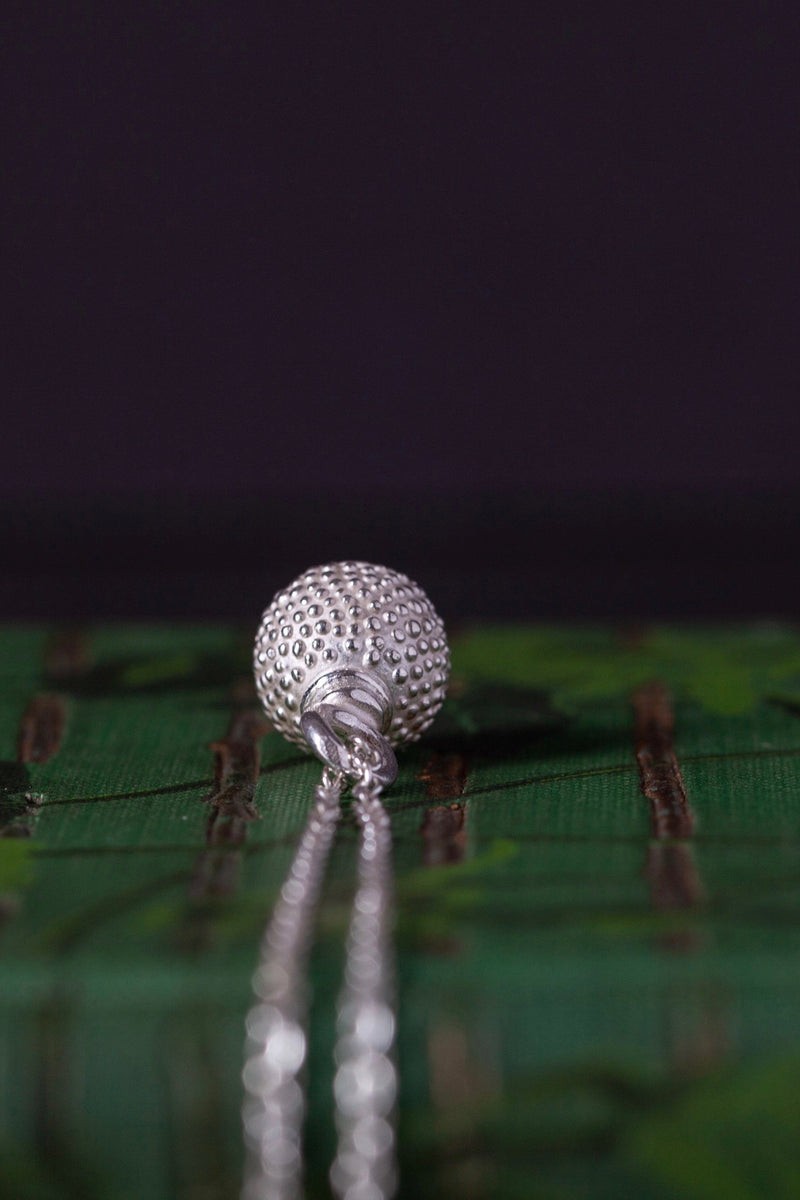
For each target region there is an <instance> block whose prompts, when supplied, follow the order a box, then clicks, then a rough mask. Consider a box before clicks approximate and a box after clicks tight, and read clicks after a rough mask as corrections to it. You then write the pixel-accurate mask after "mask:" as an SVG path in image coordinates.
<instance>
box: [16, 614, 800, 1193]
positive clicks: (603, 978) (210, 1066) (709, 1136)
mask: <svg viewBox="0 0 800 1200" xmlns="http://www.w3.org/2000/svg"><path fill="white" fill-rule="evenodd" d="M0 640H2V645H0V652H2V654H3V661H4V664H5V674H4V679H3V687H2V692H0V760H2V762H3V763H5V765H6V768H7V769H6V771H5V773H4V774H3V775H2V777H1V778H0V784H4V786H3V787H2V788H0V826H7V825H9V824H13V822H14V821H15V819H16V816H15V814H17V815H18V809H19V806H20V803H21V802H22V801H24V797H25V795H26V794H27V793H28V792H29V791H30V790H33V791H35V793H36V794H37V795H42V796H43V797H44V802H43V804H42V806H41V808H40V809H39V810H38V812H37V817H36V824H35V828H33V829H32V830H30V831H29V832H30V833H31V834H32V836H26V837H19V836H14V835H11V836H6V837H3V838H0V898H2V907H1V909H0V912H1V913H2V917H3V926H2V944H1V945H0V951H1V952H2V955H3V958H2V966H3V970H2V972H1V973H0V1073H1V1074H2V1079H3V1084H4V1086H3V1088H2V1089H0V1195H2V1196H6V1195H8V1196H10V1197H11V1196H13V1197H21V1198H23V1200H24V1198H26V1197H28V1196H30V1197H34V1196H35V1197H37V1200H38V1198H40V1197H41V1198H42V1200H47V1198H48V1197H50V1196H53V1197H70V1198H71V1197H77V1196H87V1197H94V1196H97V1197H98V1198H99V1197H114V1198H115V1200H116V1198H122V1200H144V1198H145V1197H146V1198H147V1200H158V1198H160V1197H164V1198H166V1197H178V1198H179V1200H232V1198H233V1197H235V1196H236V1195H237V1191H238V1180H239V1171H240V1162H241V1154H240V1145H239V1138H240V1135H239V1114H238V1110H239V1090H240V1085H239V1071H240V1058H241V1050H242V1022H243V1018H244V1013H245V1011H246V1008H247V1006H248V1002H249V976H250V973H251V971H252V968H253V965H254V962H255V954H256V946H257V941H258V938H259V935H260V932H261V929H262V927H263V924H264V921H265V918H266V915H267V912H268V910H269V907H270V904H271V903H272V900H273V898H274V896H275V894H276V890H277V888H278V887H279V886H280V882H281V880H282V877H283V874H284V872H285V870H286V868H287V866H288V863H289V861H290V858H291V854H292V848H293V844H294V840H295V838H296V836H297V833H298V831H299V829H300V828H301V826H302V823H303V819H304V815H305V811H306V807H307V804H308V801H309V798H310V794H311V787H312V784H313V781H314V779H315V776H316V767H315V765H314V764H313V763H312V762H310V761H308V760H306V759H304V758H302V757H301V756H299V755H298V753H297V751H296V750H294V749H293V748H291V747H289V746H287V745H286V744H285V743H284V742H283V741H282V740H281V739H280V738H278V737H277V736H273V735H269V736H267V737H266V738H265V739H264V740H263V743H262V770H261V775H260V778H259V783H258V788H257V794H256V800H257V804H258V808H259V811H260V814H261V817H260V820H258V821H256V822H253V823H252V824H251V825H250V826H249V827H248V830H247V837H246V841H245V843H244V845H243V846H241V847H240V848H236V849H234V850H227V849H223V850H219V851H215V852H214V854H215V856H216V857H215V861H214V863H213V864H212V866H213V869H214V870H215V871H218V872H222V873H224V874H225V879H226V888H225V889H221V891H220V894H215V893H214V892H213V890H212V891H208V890H207V891H206V892H205V893H203V892H201V891H198V888H197V878H198V874H199V873H202V871H203V870H205V869H207V868H208V865H209V864H208V858H207V857H206V858H205V859H204V856H208V853H209V852H208V849H207V847H206V844H205V830H206V820H207V816H208V810H207V806H206V805H205V804H204V797H205V796H206V795H207V794H208V791H209V785H210V781H211V775H212V770H213V766H212V754H211V751H210V750H209V744H210V743H211V742H213V741H215V740H216V739H218V738H219V737H220V736H221V735H222V734H223V733H224V731H225V728H226V725H227V721H228V714H229V712H230V708H231V704H232V699H231V688H232V686H233V685H234V684H235V683H236V681H237V680H240V679H241V677H242V675H243V674H246V673H247V670H248V663H247V647H246V645H245V644H243V642H242V639H241V638H240V637H238V635H234V634H233V633H231V632H230V631H227V630H213V629H198V630H192V629H188V630H187V629H182V630H170V629H154V628H148V629H144V630H136V629H127V630H120V631H118V632H115V631H113V630H103V631H98V633H97V634H94V635H92V637H91V639H90V640H91V644H92V665H91V668H90V671H91V674H90V675H88V676H87V678H86V679H84V680H83V682H80V681H73V683H70V682H69V681H64V683H63V689H64V690H65V691H67V692H68V693H69V694H70V696H71V702H70V717H69V726H68V729H67V735H66V739H65V741H64V744H63V747H62V749H61V750H60V752H59V753H58V755H57V756H56V757H55V758H53V759H52V760H51V761H50V762H48V763H46V764H30V765H29V766H28V768H27V773H22V774H21V773H20V770H19V769H18V767H17V764H16V763H15V744H16V730H17V723H18V720H19V717H20V715H21V713H22V711H23V710H24V708H25V706H26V704H27V703H28V701H29V700H30V698H31V696H32V695H33V694H34V693H35V692H36V691H37V690H38V689H40V688H41V687H42V686H43V667H42V655H43V652H44V650H43V648H44V646H45V643H46V638H45V635H44V633H41V634H39V633H36V632H35V631H25V632H22V633H15V632H12V631H8V632H6V633H5V634H3V635H2V639H0ZM120 664H122V666H120ZM454 669H455V673H456V689H455V692H454V695H453V698H452V701H451V702H449V704H448V710H447V711H446V712H445V714H443V719H442V721H441V722H440V723H439V724H438V725H437V726H436V727H435V728H434V729H433V730H432V731H431V736H430V739H429V740H428V742H426V743H424V744H420V745H418V746H415V747H412V748H409V750H408V751H407V752H406V753H405V754H404V755H403V757H402V770H401V776H400V779H399V780H398V782H397V784H396V785H395V787H394V788H393V789H392V791H391V793H390V795H389V797H388V800H389V807H390V809H391V812H392V816H393V828H394V832H395V847H396V868H397V896H398V923H397V945H398V983H399V998H400V1013H401V1025H400V1034H399V1056H400V1067H401V1075H402V1095H401V1109H400V1156H401V1169H402V1179H403V1184H402V1192H401V1194H402V1195H403V1196H409V1197H420V1198H421V1200H425V1198H426V1197H456V1196H458V1197H463V1198H465V1200H470V1198H472V1197H474V1198H476V1200H477V1198H478V1197H481V1198H482V1197H485V1196H500V1197H506V1196H507V1197H517V1196H519V1197H525V1198H526V1200H528V1198H530V1197H537V1196H541V1197H554V1198H561V1200H564V1198H570V1200H578V1198H584V1197H588V1196H592V1197H594V1196H597V1197H609V1198H610V1197H618V1196H620V1195H626V1196H642V1197H644V1198H649V1197H652V1198H653V1200H669V1198H670V1197H672V1198H677V1197H682V1196H688V1197H696V1198H697V1200H713V1198H714V1197H717V1196H720V1197H721V1196H723V1195H724V1196H725V1197H726V1198H729V1197H734V1198H735V1197H740V1196H741V1197H747V1198H761V1197H765V1198H766V1197H788V1196H794V1195H797V1194H800V1176H799V1175H798V1172H800V1151H799V1150H798V1146H800V1138H799V1137H798V1134H799V1133H800V1129H798V1128H797V1125H798V1118H797V1115H796V1114H797V1111H798V1106H797V1105H796V1102H795V1097H796V1096H797V1093H798V1084H799V1083H800V1078H799V1076H800V787H799V786H798V785H800V720H799V719H798V716H797V709H796V708H795V706H794V699H793V698H796V697H800V638H798V637H797V635H796V634H794V633H793V632H792V631H790V630H785V629H780V628H776V627H762V628H758V629H755V630H751V631H748V630H740V631H723V632H720V631H714V630H710V631H705V632H698V633H694V634H692V633H689V632H686V631H674V630H655V631H651V632H648V631H642V632H641V633H637V634H636V635H635V636H633V635H630V636H625V637H622V636H620V635H619V634H616V633H614V632H612V631H604V630H599V631H592V630H589V631H583V632H582V631H564V630H490V631H485V632H481V631H477V632H475V633H471V634H469V635H467V636H466V637H464V638H463V639H462V640H461V641H460V642H459V643H458V644H457V645H456V647H455V654H454ZM654 676H658V677H660V678H662V679H664V680H665V681H666V682H667V683H668V684H669V685H670V686H671V688H672V690H673V693H674V695H675V700H676V716H677V726H676V751H677V754H678V758H679V760H680V762H681V766H682V770H683V776H684V779H685V782H686V787H687V791H688V794H689V797H690V800H691V804H692V806H693V808H694V810H695V812H696V814H697V836H696V837H695V838H694V839H693V845H692V846H691V847H688V846H677V847H675V848H674V852H673V850H671V849H670V848H669V847H666V846H663V845H662V846H659V847H658V848H657V849H658V852H657V853H655V852H654V849H653V847H652V846H651V843H650V833H649V828H650V827H649V818H648V809H647V802H646V801H645V800H644V799H643V797H642V794H641V792H640V788H639V780H638V774H637V769H636V763H635V759H634V756H633V746H632V739H633V734H632V718H631V713H630V706H629V695H630V692H631V690H632V689H633V688H634V687H635V686H638V684H640V683H641V682H642V681H643V680H646V679H649V678H652V677H654ZM48 686H49V685H48ZM776 698H780V699H781V703H776V702H775V700H776ZM434 750H435V751H436V753H438V754H439V755H442V754H453V755H459V756H461V759H463V761H464V763H465V764H466V765H465V772H466V775H465V778H466V782H465V788H464V793H463V795H462V796H460V798H459V802H460V803H462V804H464V805H465V808H464V814H463V827H462V826H459V830H460V831H459V839H460V840H459V845H458V853H457V854H454V855H451V856H446V855H444V856H438V857H437V856H433V857H432V856H431V855H430V854H427V853H426V843H425V840H424V837H423V835H422V833H421V827H422V825H423V819H424V815H425V812H426V810H427V809H428V808H430V807H431V806H432V805H434V804H436V803H438V802H437V801H436V800H434V799H431V797H430V796H429V794H428V788H429V784H430V780H429V775H426V773H425V771H424V769H423V768H424V767H425V764H426V763H427V762H428V761H429V760H430V757H431V754H432V753H433V752H434ZM18 785H19V786H18ZM354 861H355V830H354V828H353V826H352V825H351V824H350V823H349V821H348V820H347V819H345V821H344V823H343V828H342V831H341V837H340V838H339V840H338V842H337V845H336V847H335V850H334V853H333V858H332V863H331V873H330V877H329V880H328V883H327V887H326V892H325V898H324V907H323V912H322V915H321V921H320V927H319V939H318V944H317V947H316V950H315V954H314V957H313V981H314V986H315V998H314V1004H313V1008H312V1029H311V1061H310V1095H309V1104H310V1117H309V1130H308V1139H307V1157H308V1194H309V1196H312V1197H313V1196H320V1197H322V1196H326V1195H327V1194H328V1193H327V1185H326V1172H327V1165H328V1162H329V1159H330V1155H331V1153H332V1148H333V1128H332V1118H331V1103H330V1087H331V1076H332V1070H331V1056H332V1047H333V1041H334V1031H333V1028H332V1017H333V1001H334V997H335V994H336V991H337V990H338V986H339V979H340V973H341V968H342V946H343V938H344V931H345V928H346V923H347V915H348V906H349V902H350V899H351V896H352V891H353V882H354ZM432 861H433V862H435V863H436V865H432V866H427V865H426V863H427V862H432ZM676 878H677V881H678V883H677V884H676V883H675V880H676ZM193 881H194V882H193Z"/></svg>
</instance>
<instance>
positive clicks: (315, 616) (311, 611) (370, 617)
mask: <svg viewBox="0 0 800 1200" xmlns="http://www.w3.org/2000/svg"><path fill="white" fill-rule="evenodd" d="M254 669H255V677H256V688H257V690H258V694H259V697H260V699H261V703H262V704H263V706H264V710H265V712H266V714H267V716H268V717H269V719H270V720H271V721H272V723H273V724H274V725H275V727H276V728H277V729H278V730H280V732H281V733H283V734H284V735H285V736H286V737H287V738H289V740H290V741H293V742H296V743H297V744H298V745H301V746H304V747H305V746H306V743H305V739H304V737H303V734H302V732H301V730H300V708H301V704H302V700H303V697H304V696H305V694H306V692H307V691H308V689H309V688H310V687H311V686H312V685H313V684H314V683H315V682H316V681H317V680H318V679H319V678H320V677H321V676H323V675H327V674H328V673H329V672H331V671H364V672H373V673H374V674H375V675H377V676H378V677H379V678H380V679H381V680H382V682H383V683H384V684H385V685H386V687H387V688H388V690H389V693H390V695H391V697H392V703H393V709H394V715H393V718H392V723H391V727H390V729H389V731H388V734H387V736H388V738H389V741H390V742H392V743H393V744H397V743H398V742H407V741H415V740H416V739H417V738H418V737H419V736H420V734H421V733H422V732H423V731H424V730H425V729H427V728H428V726H429V725H430V724H431V722H432V721H433V718H434V717H435V715H436V713H437V712H438V711H439V709H440V708H441V705H442V702H443V700H444V697H445V691H446V688H447V680H448V677H449V673H450V655H449V651H448V647H447V638H446V635H445V631H444V626H443V624H442V622H441V619H440V618H439V617H438V615H437V613H436V611H435V609H434V608H433V605H432V604H431V602H430V600H429V599H428V597H427V596H426V595H425V593H424V592H423V591H422V589H421V588H420V587H418V585H417V584H416V583H413V582H412V581H411V580H410V579H409V578H408V577H407V576H406V575H401V574H400V573H399V572H398V571H391V570H389V569H388V568H387V567H378V566H373V565H371V564H370V563H362V562H341V563H331V564H329V565H327V566H323V567H312V568H311V569H310V570H308V571H306V572H304V574H302V575H300V576H299V577H298V578H297V579H296V580H295V581H294V583H292V584H290V585H289V587H287V588H284V589H283V590H282V591H280V592H278V594H277V595H276V596H275V598H274V600H273V601H272V603H271V604H270V606H269V608H267V609H266V611H265V612H264V615H263V617H262V619H261V624H260V626H259V629H258V634H257V635H256V644H255V651H254Z"/></svg>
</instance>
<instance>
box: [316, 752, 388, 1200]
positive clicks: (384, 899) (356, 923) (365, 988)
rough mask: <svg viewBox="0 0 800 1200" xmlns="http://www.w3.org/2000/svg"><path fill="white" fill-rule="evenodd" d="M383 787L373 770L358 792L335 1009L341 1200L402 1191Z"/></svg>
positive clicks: (374, 1199)
mask: <svg viewBox="0 0 800 1200" xmlns="http://www.w3.org/2000/svg"><path fill="white" fill-rule="evenodd" d="M380 790H381V789H380V785H379V783H378V782H377V781H376V780H375V779H374V777H373V776H372V775H371V772H370V770H369V768H366V769H365V770H364V771H363V772H362V774H361V777H360V778H359V780H358V782H357V783H356V784H355V786H354V787H353V812H354V814H355V817H356V820H357V821H358V823H359V825H360V827H361V837H360V843H359V851H358V888H357V891H356V896H355V900H354V902H353V911H352V916H351V920H350V929H349V933H348V938H347V958H346V965H345V979H344V986H343V988H342V991H341V994H340V996H339V1002H338V1010H337V1032H338V1040H337V1043H336V1067H337V1070H336V1076H335V1079H334V1101H335V1111H336V1126H337V1130H338V1135H339V1136H338V1148H337V1154H336V1159H335V1161H334V1163H333V1166H332V1168H331V1185H332V1187H333V1190H334V1193H335V1194H336V1196H338V1197H339V1198H340V1200H391V1197H392V1196H394V1194H395V1191H396V1188H397V1169H396V1165H395V1131H394V1122H393V1114H394V1105H395V1098H396V1094H397V1075H396V1070H395V1065H394V1062H393V1057H392V1049H393V1046H394V1037H395V1029H396V1019H395V1012H394V1004H393V998H394V969H393V968H394V962H393V953H392V906H393V891H394V889H393V882H392V835H391V824H390V820H389V815H388V813H387V812H386V809H385V808H384V807H383V804H382V803H381V800H380Z"/></svg>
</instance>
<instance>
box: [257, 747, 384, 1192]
mask: <svg viewBox="0 0 800 1200" xmlns="http://www.w3.org/2000/svg"><path fill="white" fill-rule="evenodd" d="M349 751H350V769H349V771H348V775H349V776H350V777H351V778H352V779H354V781H355V782H354V783H353V789H352V794H353V814H354V816H355V818H356V820H357V822H358V824H359V826H360V835H361V836H360V839H359V851H358V885H357V890H356V895H355V899H354V902H353V911H352V915H351V920H350V928H349V931H348V936H347V954H346V962H345V977H344V985H343V987H342V991H341V993H340V995H339V1000H338V1006H337V1020H336V1027H337V1042H336V1051H335V1056H336V1075H335V1079H334V1100H335V1111H336V1127H337V1131H338V1146H337V1153H336V1158H335V1160H334V1163H333V1166H332V1167H331V1185H332V1187H333V1190H334V1193H335V1194H336V1196H337V1197H339V1200H391V1198H392V1197H393V1196H394V1194H395V1192H396V1190H397V1170H396V1165H395V1132H394V1125H393V1114H394V1104H395V1097H396V1094H397V1073H396V1070H395V1066H394V1062H393V1059H392V1050H393V1046H394V1038H395V1028H396V1021H395V1014H394V1008H393V994H394V986H393V985H394V970H393V961H392V936H391V920H392V903H393V890H394V889H393V881H392V843H391V824H390V820H389V816H388V813H387V812H386V810H385V808H384V807H383V804H382V803H381V800H380V792H381V784H380V782H379V780H378V779H377V778H376V775H375V770H374V768H375V755H374V751H373V749H372V747H370V746H369V745H368V744H367V743H366V742H365V741H364V740H363V739H361V738H359V737H354V738H353V739H352V742H351V743H350V746H349ZM341 790H342V776H341V775H338V774H335V773H334V772H332V771H331V770H330V769H329V768H326V770H325V771H324V772H323V779H322V782H321V784H320V785H319V787H318V788H317V790H316V794H315V802H314V807H313V809H312V811H311V815H310V816H309V819H308V822H307V824H306V827H305V830H304V831H303V834H302V837H301V839H300V845H299V847H298V849H297V853H296V854H295V857H294V860H293V862H292V865H291V868H290V870H289V874H288V876H287V878H286V880H285V882H284V884H283V887H282V888H281V893H280V898H279V900H278V903H277V905H276V907H275V910H274V912H273V915H272V919H271V921H270V923H269V926H268V927H267V931H266V934H265V935H264V940H263V942H262V946H261V962H260V966H259V967H258V970H257V971H256V974H255V976H254V979H253V989H254V991H255V993H256V996H257V997H258V1002H257V1003H256V1004H255V1005H254V1006H253V1008H251V1010H250V1012H249V1013H248V1016H247V1044H246V1050H245V1066H244V1073H243V1080H244V1086H245V1101H244V1105H243V1110H242V1117H243V1123H244V1132H245V1144H246V1147H247V1155H248V1162H247V1169H246V1175H245V1182H244V1187H243V1190H242V1200H301V1197H302V1194H303V1158H302V1127H303V1119H304V1116H305V1096H304V1090H303V1087H302V1084H301V1076H302V1072H303V1068H304V1066H305V1061H306V1053H307V1037H306V1016H307V1008H308V993H307V980H306V976H307V964H308V952H309V948H310V944H311V937H312V932H313V917H314V911H315V908H316V904H317V900H318V897H319V892H320V888H321V886H322V881H323V877H324V874H325V866H326V863H327V859H328V853H329V851H330V847H331V843H332V842H333V837H334V834H335V831H336V825H337V823H338V819H339V816H340V813H341V806H340V799H341Z"/></svg>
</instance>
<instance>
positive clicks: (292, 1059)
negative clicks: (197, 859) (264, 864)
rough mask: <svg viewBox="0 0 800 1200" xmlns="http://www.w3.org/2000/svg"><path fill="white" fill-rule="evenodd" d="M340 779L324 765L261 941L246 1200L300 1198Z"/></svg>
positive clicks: (249, 1057)
mask: <svg viewBox="0 0 800 1200" xmlns="http://www.w3.org/2000/svg"><path fill="white" fill-rule="evenodd" d="M341 791H342V777H341V776H340V775H336V774H335V773H334V772H332V771H330V770H329V769H328V768H326V769H325V770H324V771H323V775H322V782H321V783H320V784H319V786H318V787H317V789H316V792H315V796H314V805H313V808H312V810H311V813H310V815H309V818H308V821H307V823H306V827H305V829H304V830H303V834H302V836H301V838H300V845H299V846H298V848H297V852H296V853H295V856H294V860H293V861H292V865H291V867H290V869H289V873H288V875H287V877H286V879H285V881H284V883H283V886H282V888H281V892H280V897H279V899H278V902H277V904H276V906H275V910H274V912H273V914H272V919H271V920H270V923H269V925H268V926H267V930H266V933H265V934H264V939H263V941H262V943H261V953H260V963H259V966H258V968H257V970H256V973H255V975H254V977H253V990H254V992H255V994H256V997H257V1003H256V1004H255V1005H254V1006H253V1007H252V1008H251V1009H250V1012H249V1013H248V1015H247V1021H246V1028H247V1042H246V1047H245V1065H244V1072H243V1076H242V1078H243V1082H244V1087H245V1099H244V1104H243V1107H242V1120H243V1124H244V1136H245V1145H246V1148H247V1166H246V1174H245V1182H244V1187H243V1189H242V1200H300V1197H301V1196H302V1180H303V1159H302V1143H301V1138H302V1128H303V1118H304V1116H305V1097H304V1089H303V1087H302V1085H301V1082H300V1077H301V1073H302V1071H303V1068H304V1066H305V1061H306V1052H307V1038H306V1028H305V1027H306V1015H307V1008H308V991H307V983H306V975H307V970H306V968H307V962H308V952H309V948H310V944H311V937H312V932H313V918H314V911H315V909H316V904H317V899H318V897H319V891H320V888H321V886H322V881H323V878H324V875H325V866H326V863H327V860H328V853H329V851H330V847H331V843H332V842H333V837H334V833H335V832H336V825H337V823H338V820H339V815H340V813H341V807H340V803H339V801H340V798H341Z"/></svg>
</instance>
